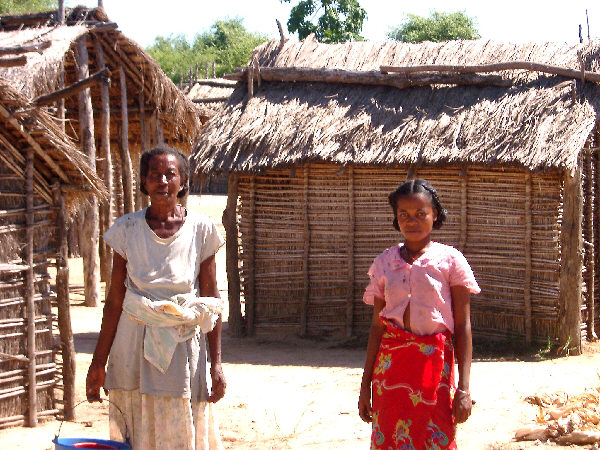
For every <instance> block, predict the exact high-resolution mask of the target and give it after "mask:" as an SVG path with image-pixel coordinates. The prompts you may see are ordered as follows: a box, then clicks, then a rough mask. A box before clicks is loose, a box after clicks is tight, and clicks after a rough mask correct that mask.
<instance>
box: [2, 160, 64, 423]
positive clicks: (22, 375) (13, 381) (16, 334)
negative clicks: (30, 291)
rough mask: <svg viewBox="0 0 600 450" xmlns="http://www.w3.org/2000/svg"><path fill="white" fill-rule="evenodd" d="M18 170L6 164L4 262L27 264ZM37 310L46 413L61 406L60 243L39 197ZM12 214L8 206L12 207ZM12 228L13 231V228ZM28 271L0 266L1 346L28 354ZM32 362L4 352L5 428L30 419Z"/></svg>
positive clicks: (41, 400)
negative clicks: (53, 268)
mask: <svg viewBox="0 0 600 450" xmlns="http://www.w3.org/2000/svg"><path fill="white" fill-rule="evenodd" d="M11 173H12V172H10V171H8V170H6V168H4V167H3V166H2V165H0V193H1V195H0V210H3V211H7V213H6V214H2V215H0V228H5V229H7V230H9V231H7V232H3V233H0V263H3V264H23V261H22V260H21V256H22V251H21V248H22V246H23V243H24V242H25V223H26V218H25V214H26V213H25V210H24V208H25V196H24V195H22V194H24V182H22V181H21V180H19V181H15V180H14V179H12V178H11V176H10V174H11ZM34 210H35V214H34V221H35V223H34V236H33V242H34V249H33V250H34V278H33V281H34V298H33V300H34V316H35V347H36V349H37V351H36V380H37V389H38V396H37V405H36V409H37V411H38V412H39V413H40V414H39V415H40V416H44V415H45V414H44V412H48V411H54V410H55V393H54V386H55V384H56V378H57V368H56V363H55V352H54V338H53V334H52V323H53V320H52V315H51V300H52V297H53V293H52V292H50V285H49V274H48V270H47V269H48V265H49V261H48V259H47V258H48V256H47V255H48V254H51V253H52V252H53V249H54V242H53V239H52V236H53V235H54V231H55V228H54V226H53V224H54V220H53V211H52V209H51V207H50V205H48V204H46V203H45V202H44V201H42V200H40V199H39V198H38V197H35V202H34ZM11 211H12V213H10V214H8V212H11ZM10 230H12V231H10ZM24 295H25V272H24V270H20V269H16V268H15V269H13V270H8V269H7V270H0V352H1V353H3V354H8V355H17V356H18V357H20V358H21V359H22V358H24V357H25V356H26V355H27V323H26V319H25V318H26V316H27V312H26V302H25V299H24ZM27 368H28V363H27V361H26V360H18V359H7V358H3V357H0V428H3V427H6V426H13V425H20V424H23V423H24V422H25V418H26V417H27V411H28V398H27V397H28V391H27V386H28V373H27Z"/></svg>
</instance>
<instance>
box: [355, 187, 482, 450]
mask: <svg viewBox="0 0 600 450" xmlns="http://www.w3.org/2000/svg"><path fill="white" fill-rule="evenodd" d="M388 199H389V202H390V205H391V207H392V210H393V211H394V221H393V224H394V228H395V229H396V230H399V231H400V232H401V233H402V235H403V236H404V244H398V245H395V246H393V247H390V248H388V249H387V250H385V251H384V252H383V253H382V254H380V255H379V256H378V257H377V258H375V261H374V262H373V264H372V265H371V268H370V269H369V276H370V278H371V282H370V283H369V285H368V286H367V288H366V290H365V293H364V297H363V300H364V302H365V303H367V304H370V305H374V308H373V320H372V324H371V331H370V334H369V343H368V346H367V357H366V362H365V369H364V373H363V378H362V384H361V388H360V397H359V400H358V410H359V415H360V417H361V418H362V419H363V420H364V421H365V422H372V423H373V431H372V434H371V448H372V449H379V448H382V449H383V448H385V449H390V448H391V449H398V448H403V449H430V448H431V449H433V448H435V449H438V448H439V449H453V448H456V442H455V424H456V423H461V422H464V421H466V420H467V419H468V417H469V415H470V414H471V404H472V402H471V397H470V393H469V375H470V369H471V354H472V343H471V322H470V307H469V303H470V295H471V294H478V293H479V292H480V289H479V286H478V285H477V282H476V281H475V277H474V276H473V272H472V270H471V268H470V266H469V264H468V262H467V260H466V259H465V257H464V256H463V255H462V254H461V253H460V252H459V251H458V250H456V249H454V248H453V247H450V246H447V245H444V244H440V243H438V242H434V241H432V240H431V231H432V229H434V228H440V227H441V226H442V223H443V222H444V219H445V218H446V210H445V209H444V208H443V207H442V205H441V204H440V200H439V198H438V194H437V192H436V190H435V188H434V187H433V186H432V185H431V184H430V183H429V182H428V181H426V180H423V179H419V178H417V179H412V180H408V181H406V182H405V183H404V184H402V185H401V186H400V187H398V189H396V190H395V191H394V192H392V193H391V194H390V195H389V197H388ZM453 334H454V338H455V341H456V356H457V359H458V369H459V370H458V388H455V383H454V348H453V345H452V335H453ZM371 393H372V399H371ZM371 402H372V403H371Z"/></svg>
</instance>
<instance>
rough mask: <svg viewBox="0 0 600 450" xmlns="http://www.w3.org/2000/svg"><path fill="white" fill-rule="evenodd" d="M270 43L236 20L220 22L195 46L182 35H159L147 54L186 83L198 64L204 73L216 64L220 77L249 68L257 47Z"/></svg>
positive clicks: (163, 68) (171, 76)
mask: <svg viewBox="0 0 600 450" xmlns="http://www.w3.org/2000/svg"><path fill="white" fill-rule="evenodd" d="M266 40H268V37H267V36H265V35H262V34H258V33H251V32H249V31H247V30H246V28H245V27H244V25H243V24H242V19H240V18H235V19H226V20H218V21H217V22H215V23H214V24H213V25H212V26H211V28H210V30H209V31H206V32H203V33H198V34H197V35H196V37H195V38H194V40H193V42H191V43H190V42H188V41H187V39H186V38H185V36H184V35H182V34H180V35H175V36H173V35H170V36H168V37H163V36H158V37H156V38H155V39H154V43H153V44H152V45H151V46H150V47H148V48H147V51H148V53H149V54H150V55H151V56H152V57H153V58H154V59H155V60H156V61H158V64H159V65H160V67H161V68H162V70H163V71H164V72H165V73H166V74H167V76H168V77H169V78H171V80H173V82H175V83H178V82H179V79H180V78H181V76H182V75H183V77H184V80H185V79H187V78H188V76H189V70H190V67H195V66H196V64H197V65H198V66H199V68H200V73H204V72H205V67H206V64H207V63H208V64H209V66H210V67H211V69H210V70H212V62H213V61H215V63H216V75H217V76H222V75H223V74H224V73H230V72H233V69H234V67H239V66H244V65H246V64H247V63H248V60H249V59H250V55H251V54H252V50H253V49H254V47H256V46H257V45H260V44H262V43H263V42H265V41H266ZM211 74H212V72H211Z"/></svg>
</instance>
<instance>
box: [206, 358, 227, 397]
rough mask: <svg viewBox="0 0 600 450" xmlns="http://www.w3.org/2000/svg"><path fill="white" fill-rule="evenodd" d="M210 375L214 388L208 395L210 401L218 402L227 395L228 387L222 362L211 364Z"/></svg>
mask: <svg viewBox="0 0 600 450" xmlns="http://www.w3.org/2000/svg"><path fill="white" fill-rule="evenodd" d="M210 377H211V379H212V390H211V393H210V396H209V397H208V401H209V402H211V403H216V402H218V401H219V400H221V399H222V398H223V397H224V396H225V388H226V387H227V383H226V382H225V375H223V369H222V368H221V364H213V365H212V366H211V368H210Z"/></svg>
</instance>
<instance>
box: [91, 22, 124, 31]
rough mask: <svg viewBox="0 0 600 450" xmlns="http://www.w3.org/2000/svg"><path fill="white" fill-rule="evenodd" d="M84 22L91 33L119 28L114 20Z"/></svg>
mask: <svg viewBox="0 0 600 450" xmlns="http://www.w3.org/2000/svg"><path fill="white" fill-rule="evenodd" d="M86 24H87V25H88V31H89V32H91V33H104V32H106V31H114V30H116V29H118V28H119V25H118V24H117V23H116V22H86Z"/></svg>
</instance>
